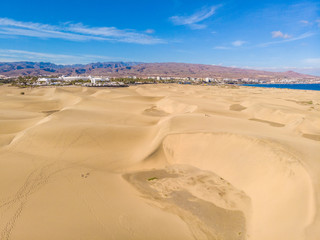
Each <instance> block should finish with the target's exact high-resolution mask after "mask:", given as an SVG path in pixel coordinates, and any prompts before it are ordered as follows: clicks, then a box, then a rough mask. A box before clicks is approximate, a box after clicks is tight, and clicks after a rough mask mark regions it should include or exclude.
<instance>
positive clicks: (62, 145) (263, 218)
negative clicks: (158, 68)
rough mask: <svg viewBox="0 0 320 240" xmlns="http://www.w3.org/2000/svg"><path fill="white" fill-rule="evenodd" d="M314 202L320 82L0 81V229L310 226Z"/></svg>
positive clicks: (291, 230) (93, 239) (91, 237)
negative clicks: (312, 85)
mask: <svg viewBox="0 0 320 240" xmlns="http://www.w3.org/2000/svg"><path fill="white" fill-rule="evenodd" d="M21 92H24V94H21ZM319 210H320V92H319V91H304V90H289V89H267V88H253V87H232V86H231V87H222V86H220V87H218V86H188V85H177V84H172V85H169V84H168V85H160V84H159V85H140V86H131V87H129V88H84V87H56V88H55V87H41V88H32V89H31V88H28V89H27V88H26V89H21V88H15V87H10V86H0V239H1V240H9V239H10V240H29V239H30V240H38V239H39V240H40V239H46V240H57V239H60V240H64V239H66V240H102V239H139V240H141V239H153V240H155V239H159V240H160V239H173V240H178V239H181V240H182V239H183V240H187V239H201V240H202V239H221V240H235V239H239V240H240V239H252V240H316V239H319V236H320V213H319Z"/></svg>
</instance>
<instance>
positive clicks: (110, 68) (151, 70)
mask: <svg viewBox="0 0 320 240" xmlns="http://www.w3.org/2000/svg"><path fill="white" fill-rule="evenodd" d="M0 75H5V76H22V75H32V76H40V75H43V76H47V75H55V76H56V75H95V76H111V77H116V76H137V77H147V76H175V77H213V78H214V77H226V78H246V77H248V78H262V79H270V78H284V77H287V78H310V79H312V78H316V77H315V76H311V75H306V74H300V73H296V72H293V71H288V72H268V71H260V70H250V69H241V68H231V67H222V66H215V65H204V64H190V63H138V62H104V63H100V62H98V63H90V64H76V65H56V64H53V63H45V62H3V63H0Z"/></svg>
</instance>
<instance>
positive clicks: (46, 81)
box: [37, 78, 51, 84]
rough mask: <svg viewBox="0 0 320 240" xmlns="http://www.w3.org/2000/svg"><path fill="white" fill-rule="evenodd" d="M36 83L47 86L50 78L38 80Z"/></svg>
mask: <svg viewBox="0 0 320 240" xmlns="http://www.w3.org/2000/svg"><path fill="white" fill-rule="evenodd" d="M37 82H38V83H39V84H49V83H50V82H51V80H50V78H38V80H37Z"/></svg>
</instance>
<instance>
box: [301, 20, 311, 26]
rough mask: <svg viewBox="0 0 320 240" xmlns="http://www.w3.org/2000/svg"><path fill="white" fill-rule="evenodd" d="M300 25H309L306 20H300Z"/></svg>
mask: <svg viewBox="0 0 320 240" xmlns="http://www.w3.org/2000/svg"><path fill="white" fill-rule="evenodd" d="M300 23H303V24H306V25H309V24H310V22H309V21H307V20H301V21H300Z"/></svg>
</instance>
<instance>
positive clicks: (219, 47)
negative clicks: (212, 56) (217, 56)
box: [214, 46, 231, 50]
mask: <svg viewBox="0 0 320 240" xmlns="http://www.w3.org/2000/svg"><path fill="white" fill-rule="evenodd" d="M214 49H217V50H228V49H231V48H230V47H225V46H216V47H214Z"/></svg>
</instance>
